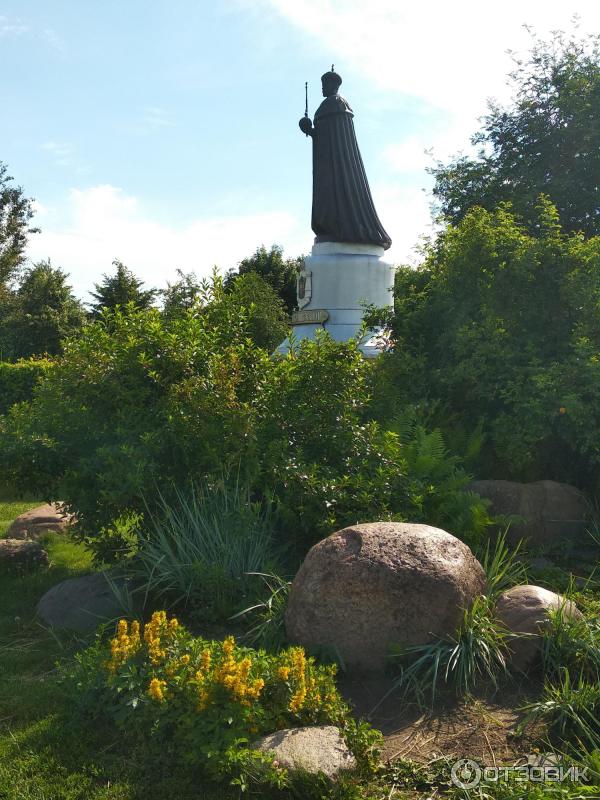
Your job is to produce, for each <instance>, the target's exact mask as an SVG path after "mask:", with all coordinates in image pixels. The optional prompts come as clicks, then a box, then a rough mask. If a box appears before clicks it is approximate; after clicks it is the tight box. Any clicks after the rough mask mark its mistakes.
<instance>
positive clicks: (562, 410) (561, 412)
mask: <svg viewBox="0 0 600 800" xmlns="http://www.w3.org/2000/svg"><path fill="white" fill-rule="evenodd" d="M558 413H559V414H566V413H567V409H566V408H565V407H564V406H561V407H560V408H559V409H558Z"/></svg>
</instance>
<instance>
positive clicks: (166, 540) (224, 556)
mask: <svg viewBox="0 0 600 800" xmlns="http://www.w3.org/2000/svg"><path fill="white" fill-rule="evenodd" d="M158 497H159V505H158V508H157V509H156V510H155V511H153V512H152V513H151V514H149V515H148V520H147V524H146V529H145V532H144V533H143V534H142V535H141V538H140V541H139V544H138V553H137V556H136V559H135V564H136V565H137V573H138V576H139V577H140V578H141V588H143V589H145V591H146V592H148V593H150V594H151V595H152V596H154V597H157V598H162V599H163V600H167V601H169V603H170V605H171V607H172V605H173V604H175V605H177V604H181V603H183V604H185V605H187V606H190V607H191V608H192V609H193V613H194V615H196V616H202V617H204V618H207V619H212V620H213V621H214V620H215V619H217V620H223V619H225V618H227V617H229V616H230V615H231V614H232V613H233V612H234V610H235V609H236V607H237V608H239V603H240V602H241V600H242V598H243V597H246V596H247V595H248V591H249V588H250V583H251V581H252V577H251V574H250V573H256V572H259V571H262V570H264V569H268V568H272V567H274V566H275V561H276V558H275V547H274V541H273V530H272V525H271V521H270V519H269V518H268V516H267V515H266V514H265V512H264V510H263V508H262V507H261V505H260V504H259V503H252V502H251V501H250V497H249V493H248V490H247V488H244V487H241V486H240V485H239V484H236V485H234V486H233V487H228V486H227V485H226V484H225V483H224V482H218V483H216V484H214V485H212V486H207V487H206V488H203V489H195V488H194V486H193V485H192V487H191V488H190V490H189V491H188V492H183V491H181V490H179V489H177V488H175V489H174V494H173V499H172V500H171V501H167V500H166V499H165V498H164V497H163V496H162V495H161V494H160V493H159V496H158Z"/></svg>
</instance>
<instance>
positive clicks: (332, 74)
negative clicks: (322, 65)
mask: <svg viewBox="0 0 600 800" xmlns="http://www.w3.org/2000/svg"><path fill="white" fill-rule="evenodd" d="M321 81H333V82H334V83H335V84H336V85H337V86H341V84H342V76H341V75H338V73H337V72H336V71H335V70H334V68H333V64H332V65H331V69H330V70H329V72H325V73H323V75H321Z"/></svg>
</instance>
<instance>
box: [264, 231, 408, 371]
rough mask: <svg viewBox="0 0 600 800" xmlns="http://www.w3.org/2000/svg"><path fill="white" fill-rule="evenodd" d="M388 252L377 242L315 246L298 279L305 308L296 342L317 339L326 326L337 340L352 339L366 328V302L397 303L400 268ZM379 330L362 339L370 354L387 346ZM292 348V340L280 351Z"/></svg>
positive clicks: (296, 325)
mask: <svg viewBox="0 0 600 800" xmlns="http://www.w3.org/2000/svg"><path fill="white" fill-rule="evenodd" d="M384 253H385V251H384V249H383V247H377V246H376V245H368V244H345V243H344V244H341V243H339V242H322V243H321V244H315V245H314V246H313V249H312V253H311V255H310V256H307V257H306V259H305V260H304V270H303V272H301V273H300V276H299V278H298V308H299V309H300V310H299V311H296V312H294V314H293V315H292V325H293V336H294V338H295V340H296V341H299V340H300V339H307V338H308V339H314V338H315V333H316V331H317V330H319V329H325V330H326V331H327V332H328V333H329V334H330V336H332V337H333V338H334V339H335V340H336V341H347V340H348V339H351V338H353V337H354V336H356V335H357V333H358V331H359V329H360V326H361V324H362V318H363V315H364V305H365V304H373V305H375V306H378V307H381V306H390V305H392V302H393V300H392V289H393V286H394V267H393V265H392V264H390V263H389V262H387V261H385V260H384V258H383V256H384ZM377 334H378V332H377V331H369V332H368V333H367V335H366V336H365V337H364V338H363V340H362V342H361V345H360V349H361V351H362V352H363V353H364V355H365V356H367V357H368V358H373V357H375V356H376V355H378V353H379V352H380V350H381V347H380V346H379V345H378V336H377ZM289 347H290V342H289V339H286V340H285V341H284V342H282V343H281V344H280V345H279V347H278V348H277V351H276V352H279V353H281V354H282V355H285V354H286V353H287V352H288V351H289Z"/></svg>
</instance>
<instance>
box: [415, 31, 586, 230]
mask: <svg viewBox="0 0 600 800" xmlns="http://www.w3.org/2000/svg"><path fill="white" fill-rule="evenodd" d="M515 64H516V66H515V70H514V71H513V72H512V73H511V76H510V78H511V81H512V85H513V99H512V104H511V105H510V106H509V107H507V108H502V107H501V106H499V105H498V104H496V103H490V107H489V113H488V115H487V116H486V117H484V119H483V126H482V128H481V129H480V130H479V131H478V132H477V133H476V134H475V135H474V136H473V137H472V144H474V145H475V146H479V153H478V155H477V156H476V157H475V158H471V157H468V156H462V157H460V158H457V159H456V160H454V161H452V162H451V163H449V164H446V165H445V164H442V163H438V165H437V166H436V167H435V168H433V169H432V170H431V172H432V174H433V175H434V177H435V180H436V183H435V188H434V196H435V197H436V198H437V200H438V201H439V204H440V208H441V211H442V214H443V215H444V216H445V217H446V218H447V219H449V220H450V221H451V222H452V223H453V224H457V223H458V222H460V221H461V220H462V219H464V218H465V216H466V214H467V213H468V212H469V210H470V209H471V208H473V207H474V206H482V207H484V208H486V209H488V210H489V211H491V210H493V209H494V208H495V207H496V206H497V205H498V204H499V203H501V202H506V201H509V202H511V203H512V204H513V206H514V208H515V211H516V212H517V213H518V214H519V216H521V217H522V218H523V219H524V220H526V222H527V224H528V226H529V228H530V230H532V231H534V232H535V231H536V230H537V225H538V220H537V213H536V205H537V199H538V196H539V195H540V194H541V193H544V194H546V195H548V196H549V198H550V199H551V201H552V202H553V203H554V204H555V205H556V207H557V208H558V212H559V215H560V220H561V223H562V225H563V227H564V228H565V230H567V231H583V232H584V233H585V234H586V235H587V236H595V235H597V234H598V233H600V215H599V213H598V208H599V207H600V154H599V151H598V131H599V130H600V111H599V104H598V98H599V97H600V37H598V36H597V35H590V36H587V37H582V38H576V37H575V35H574V34H572V35H571V36H570V37H569V36H567V35H565V34H564V33H561V32H555V33H554V34H553V35H552V38H551V39H550V40H549V41H542V40H539V39H538V38H537V37H536V36H535V35H534V36H533V45H532V49H531V52H530V54H529V57H528V58H527V59H525V60H519V59H515Z"/></svg>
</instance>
